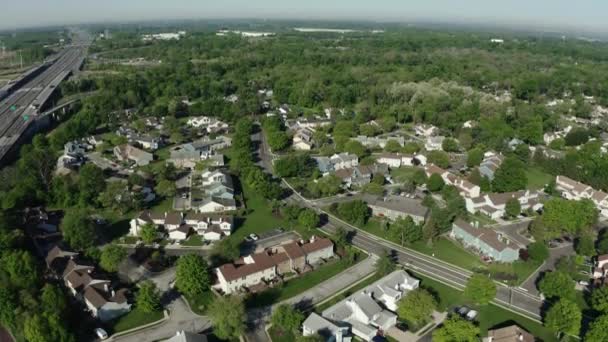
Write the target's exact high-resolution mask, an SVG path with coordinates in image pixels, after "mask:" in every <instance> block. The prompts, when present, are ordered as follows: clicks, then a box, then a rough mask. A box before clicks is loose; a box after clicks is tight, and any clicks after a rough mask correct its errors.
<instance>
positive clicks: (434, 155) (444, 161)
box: [427, 151, 450, 169]
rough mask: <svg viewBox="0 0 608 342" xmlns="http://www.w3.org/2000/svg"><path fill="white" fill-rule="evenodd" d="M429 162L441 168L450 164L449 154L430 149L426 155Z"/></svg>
mask: <svg viewBox="0 0 608 342" xmlns="http://www.w3.org/2000/svg"><path fill="white" fill-rule="evenodd" d="M427 159H428V161H429V163H433V164H435V165H437V166H439V167H440V168H442V169H446V168H448V167H449V166H450V156H448V154H447V153H445V152H443V151H431V152H429V153H428V155H427Z"/></svg>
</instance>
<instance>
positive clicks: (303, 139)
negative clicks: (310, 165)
mask: <svg viewBox="0 0 608 342" xmlns="http://www.w3.org/2000/svg"><path fill="white" fill-rule="evenodd" d="M313 133H314V132H313V130H311V129H309V128H302V129H300V130H298V131H297V132H296V134H294V136H293V139H292V146H293V148H294V149H296V150H302V151H310V150H311V149H312V147H313V140H312V136H313Z"/></svg>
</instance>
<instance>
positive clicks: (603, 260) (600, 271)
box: [593, 254, 608, 283]
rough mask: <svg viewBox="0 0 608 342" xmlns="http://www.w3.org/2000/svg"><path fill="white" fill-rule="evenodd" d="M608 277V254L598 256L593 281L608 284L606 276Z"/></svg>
mask: <svg viewBox="0 0 608 342" xmlns="http://www.w3.org/2000/svg"><path fill="white" fill-rule="evenodd" d="M607 275H608V254H602V255H598V256H597V259H596V261H595V268H594V269H593V279H596V280H601V281H602V282H604V283H605V282H606V276H607Z"/></svg>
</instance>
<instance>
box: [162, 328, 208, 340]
mask: <svg viewBox="0 0 608 342" xmlns="http://www.w3.org/2000/svg"><path fill="white" fill-rule="evenodd" d="M166 342H207V336H205V335H199V334H194V333H191V332H187V331H184V330H182V331H178V332H177V333H176V334H175V335H174V336H173V337H171V338H170V339H168V340H167V341H166Z"/></svg>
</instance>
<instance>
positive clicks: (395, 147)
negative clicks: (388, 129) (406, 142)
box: [384, 139, 402, 153]
mask: <svg viewBox="0 0 608 342" xmlns="http://www.w3.org/2000/svg"><path fill="white" fill-rule="evenodd" d="M401 149H402V147H401V145H400V144H399V143H398V142H397V141H395V140H393V139H391V140H389V141H387V142H386V145H385V146H384V150H385V151H386V152H391V153H396V152H399V151H401Z"/></svg>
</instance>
